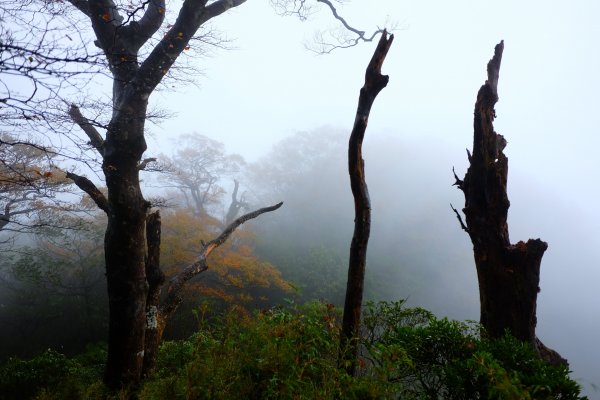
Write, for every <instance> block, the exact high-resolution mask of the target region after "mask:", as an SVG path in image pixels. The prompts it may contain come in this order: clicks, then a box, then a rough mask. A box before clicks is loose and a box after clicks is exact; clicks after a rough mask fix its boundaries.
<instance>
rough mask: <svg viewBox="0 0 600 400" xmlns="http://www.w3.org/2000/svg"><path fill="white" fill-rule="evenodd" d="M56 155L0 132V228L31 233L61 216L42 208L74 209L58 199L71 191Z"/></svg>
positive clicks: (0, 230) (5, 239)
mask: <svg viewBox="0 0 600 400" xmlns="http://www.w3.org/2000/svg"><path fill="white" fill-rule="evenodd" d="M56 155H57V154H56V153H55V152H53V151H51V150H49V149H46V148H43V147H40V146H33V145H32V144H31V143H21V142H19V141H17V140H16V139H15V138H14V137H12V136H10V135H8V134H3V135H2V134H0V232H12V233H31V232H34V231H36V230H37V229H38V228H40V227H44V226H49V225H54V226H57V225H60V220H59V219H57V218H55V217H56V215H48V213H46V212H45V211H47V210H49V209H63V210H74V209H75V207H74V206H71V205H68V204H66V203H65V201H64V200H61V199H60V197H63V198H64V194H66V193H69V192H70V191H69V187H70V186H71V181H70V180H68V179H66V176H65V173H64V172H62V171H61V170H60V169H59V168H58V167H57V166H56V158H57V157H56ZM59 194H61V195H62V196H57V195H59ZM71 222H75V221H74V220H73V221H71ZM10 239H11V238H10V237H5V238H4V239H3V241H5V242H6V241H8V240H10Z"/></svg>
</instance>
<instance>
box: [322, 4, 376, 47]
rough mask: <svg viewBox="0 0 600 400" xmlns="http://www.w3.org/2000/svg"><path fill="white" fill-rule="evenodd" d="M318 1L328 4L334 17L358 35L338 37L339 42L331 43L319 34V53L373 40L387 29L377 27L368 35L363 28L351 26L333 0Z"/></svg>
mask: <svg viewBox="0 0 600 400" xmlns="http://www.w3.org/2000/svg"><path fill="white" fill-rule="evenodd" d="M316 1H317V2H318V3H323V4H325V5H327V7H329V10H330V11H331V14H332V15H333V17H334V18H335V19H337V20H338V21H340V22H341V23H342V25H343V26H344V28H345V29H346V30H347V31H349V32H352V33H354V34H355V35H356V37H354V38H349V37H347V36H345V35H344V36H341V37H338V38H337V41H338V44H333V43H329V42H327V41H325V40H324V39H323V38H322V37H321V35H319V37H321V39H319V40H318V45H319V46H320V49H318V51H317V52H318V53H323V54H329V53H331V52H332V51H334V50H336V49H346V48H349V47H354V46H356V45H357V44H358V43H360V42H372V41H373V39H374V38H375V37H376V36H377V35H378V34H380V33H383V32H384V31H385V29H377V30H375V31H374V32H372V33H371V35H368V36H367V33H366V32H365V31H361V30H359V29H356V28H354V27H353V26H351V25H350V24H349V23H348V22H347V21H346V19H345V18H344V17H342V16H341V15H340V14H339V13H338V12H337V9H336V8H335V6H334V5H333V4H332V3H331V1H329V0H316Z"/></svg>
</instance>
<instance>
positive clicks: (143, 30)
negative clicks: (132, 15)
mask: <svg viewBox="0 0 600 400" xmlns="http://www.w3.org/2000/svg"><path fill="white" fill-rule="evenodd" d="M146 4H147V5H148V9H147V10H146V12H145V13H144V15H143V16H142V18H141V19H140V20H139V21H137V22H135V21H134V22H131V23H130V24H129V25H127V29H128V30H129V32H127V33H126V35H128V36H130V40H131V45H132V46H133V47H134V48H136V49H139V48H140V47H142V45H143V44H144V43H146V42H147V41H148V39H150V38H151V37H152V35H154V34H155V33H156V32H157V31H158V29H159V28H160V27H161V25H162V24H163V22H164V20H165V0H147V1H145V2H144V6H145V5H146Z"/></svg>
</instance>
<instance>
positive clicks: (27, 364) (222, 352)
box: [0, 301, 585, 400]
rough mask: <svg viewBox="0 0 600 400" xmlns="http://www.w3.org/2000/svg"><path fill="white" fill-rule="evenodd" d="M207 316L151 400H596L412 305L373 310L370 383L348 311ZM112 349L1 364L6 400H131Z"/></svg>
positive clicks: (301, 309)
mask: <svg viewBox="0 0 600 400" xmlns="http://www.w3.org/2000/svg"><path fill="white" fill-rule="evenodd" d="M205 311H206V310H205V309H203V308H201V309H200V310H199V311H198V313H197V316H198V320H199V324H200V326H199V329H198V332H197V333H196V334H194V335H193V336H192V337H191V338H190V339H189V340H185V341H170V342H165V343H164V344H163V345H162V348H161V353H160V356H159V367H158V369H157V371H156V372H155V373H154V375H153V376H151V377H150V378H149V379H147V380H146V382H145V383H144V384H143V386H142V387H141V388H138V390H137V398H139V399H141V400H144V399H147V400H149V399H233V398H237V399H585V397H581V395H580V387H579V385H578V384H577V383H576V382H575V381H573V380H571V379H570V378H569V375H568V374H569V371H568V369H567V367H565V366H552V365H549V364H546V363H545V362H543V361H542V360H540V359H539V358H537V356H536V355H535V353H534V352H533V350H532V349H531V348H530V347H529V345H527V344H524V343H521V342H519V341H517V340H516V339H514V338H512V337H510V336H508V335H507V336H505V337H504V338H501V339H499V340H489V339H487V338H485V335H484V334H482V331H481V327H480V326H478V325H477V324H475V323H463V322H457V321H451V320H448V319H445V318H444V319H438V318H436V317H435V316H433V314H431V313H430V312H428V311H426V310H423V309H419V308H416V309H411V308H405V307H403V302H402V301H400V302H381V303H377V304H373V303H371V304H369V305H368V306H367V308H366V311H365V315H364V321H363V328H364V329H363V333H362V337H361V339H360V343H361V351H360V359H359V365H360V367H361V369H360V376H358V377H351V376H348V375H347V374H346V373H345V371H344V369H343V368H339V366H338V356H339V354H340V352H343V351H344V349H340V348H339V324H338V321H339V319H340V318H339V311H338V310H336V309H335V307H334V306H332V305H328V304H322V303H308V304H306V305H304V306H296V305H294V304H290V305H288V306H286V307H277V308H274V309H270V310H266V311H262V312H258V313H256V314H255V315H253V316H249V315H248V313H247V312H246V311H244V310H243V309H240V308H237V307H232V308H231V309H230V310H229V311H228V312H226V313H225V314H224V315H222V316H221V317H219V318H215V319H212V320H207V319H205V318H204V315H206V313H205ZM104 356H105V350H104V349H103V348H102V347H101V346H95V347H91V348H89V349H88V351H86V352H85V353H83V354H81V355H79V356H77V357H74V358H67V357H65V356H63V355H61V354H59V353H57V352H54V351H52V350H48V351H47V352H44V353H42V354H40V355H39V356H38V357H36V358H34V359H32V360H28V361H24V360H19V359H10V360H8V361H7V362H5V363H4V364H2V365H1V366H0V393H2V394H3V396H4V397H3V398H6V399H27V398H34V399H48V400H49V399H101V398H114V399H119V398H127V397H128V395H129V394H131V391H129V392H122V393H119V394H112V395H108V394H107V393H106V391H105V389H104V387H103V386H102V384H101V383H100V378H101V371H102V365H101V362H102V361H103V359H104Z"/></svg>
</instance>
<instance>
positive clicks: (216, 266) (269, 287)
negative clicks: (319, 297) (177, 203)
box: [161, 209, 291, 303]
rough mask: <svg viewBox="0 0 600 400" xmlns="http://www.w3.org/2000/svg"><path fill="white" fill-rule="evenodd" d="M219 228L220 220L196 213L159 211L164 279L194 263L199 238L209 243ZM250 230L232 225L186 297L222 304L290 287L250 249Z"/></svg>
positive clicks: (248, 299) (188, 290)
mask: <svg viewBox="0 0 600 400" xmlns="http://www.w3.org/2000/svg"><path fill="white" fill-rule="evenodd" d="M222 229H223V225H222V223H221V221H219V220H217V219H215V218H212V217H210V216H204V217H198V216H196V215H194V213H193V212H192V211H191V210H187V209H174V210H168V211H167V212H164V213H163V215H162V240H161V265H162V266H163V271H164V272H165V274H166V275H167V277H169V276H172V275H174V274H176V273H177V272H178V271H180V270H181V269H182V268H185V267H186V266H187V265H189V264H190V263H193V262H194V261H195V260H196V259H197V257H198V253H199V251H200V249H201V248H202V242H209V241H210V240H212V239H214V238H215V237H216V236H218V235H219V234H220V232H221V231H222ZM253 242H254V234H253V232H252V231H251V229H249V227H248V226H242V227H240V228H238V229H237V231H236V232H234V233H233V234H232V235H231V236H230V237H229V240H227V242H226V243H224V244H223V245H221V246H220V247H219V248H217V249H216V250H215V251H213V252H212V253H211V255H210V256H209V259H208V266H209V269H208V271H206V272H204V273H202V274H200V275H199V276H198V277H197V278H195V279H194V280H193V281H192V282H190V283H191V284H190V285H188V287H187V288H186V289H185V291H186V293H185V296H186V298H187V299H188V300H192V299H199V298H200V297H210V298H214V299H219V300H221V301H224V302H226V303H248V302H250V301H253V300H254V299H257V300H260V301H263V302H264V301H265V299H266V298H267V297H268V292H272V291H278V292H280V293H281V292H285V291H288V290H290V289H291V287H290V285H289V284H288V283H287V282H286V281H285V280H284V279H283V278H282V276H281V273H280V272H279V270H278V269H277V268H276V267H275V266H273V265H272V264H270V263H268V262H265V261H263V260H260V259H259V258H258V257H257V256H256V255H255V254H254V250H253Z"/></svg>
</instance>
